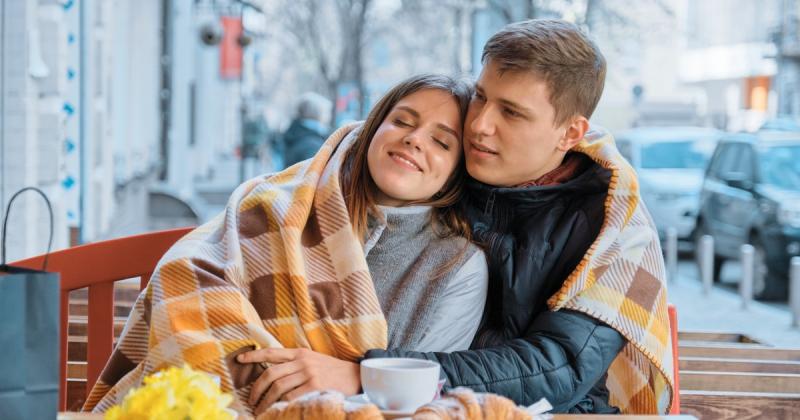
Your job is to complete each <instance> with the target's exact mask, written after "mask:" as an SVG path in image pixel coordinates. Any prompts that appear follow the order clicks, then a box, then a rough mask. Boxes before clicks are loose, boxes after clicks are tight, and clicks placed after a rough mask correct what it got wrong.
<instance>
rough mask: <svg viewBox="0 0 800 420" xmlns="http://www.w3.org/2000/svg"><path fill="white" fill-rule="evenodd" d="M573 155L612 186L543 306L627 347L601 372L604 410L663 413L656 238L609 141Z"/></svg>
mask: <svg viewBox="0 0 800 420" xmlns="http://www.w3.org/2000/svg"><path fill="white" fill-rule="evenodd" d="M573 151H576V152H580V153H584V154H586V155H588V156H589V157H590V158H592V160H594V161H595V162H597V163H598V164H600V165H601V166H603V167H604V168H606V169H608V170H610V171H611V183H610V186H609V191H608V196H607V197H606V203H605V219H604V220H603V226H602V227H601V230H600V234H599V235H598V236H597V239H596V240H595V242H594V243H593V244H592V245H591V247H590V249H589V251H588V252H587V253H586V255H584V257H583V259H582V260H581V262H580V263H579V264H578V267H576V268H575V270H574V271H573V272H572V274H570V276H569V277H568V278H567V280H566V281H565V282H564V285H563V286H562V288H561V289H560V290H559V291H558V293H556V294H555V295H554V296H553V297H551V298H550V300H549V301H548V305H549V306H550V309H552V310H558V309H561V308H567V309H572V310H576V311H580V312H584V313H586V314H588V315H589V316H591V317H594V318H597V319H599V320H601V321H603V322H605V323H606V324H608V325H610V326H611V327H613V328H614V329H616V330H617V331H619V332H620V333H621V334H622V335H623V336H624V337H625V338H626V339H627V340H628V344H626V345H625V347H624V348H623V349H622V351H621V352H620V354H619V355H618V356H617V358H616V359H614V362H613V363H612V364H611V367H610V368H609V371H608V381H607V382H606V383H607V385H608V388H609V392H610V403H611V404H613V405H615V406H617V407H620V409H621V410H622V411H623V412H624V413H632V414H664V413H667V412H668V411H669V408H670V404H671V398H672V393H673V392H674V390H673V383H674V382H673V375H672V342H671V338H670V337H671V336H670V334H669V318H668V316H667V288H666V282H665V278H666V276H665V270H664V258H663V256H662V254H661V244H660V242H659V239H658V232H657V231H656V229H655V226H654V224H653V221H652V220H651V219H650V215H649V213H648V212H647V210H646V209H645V207H644V203H643V202H642V200H641V197H640V196H639V185H638V181H637V179H636V173H635V172H634V170H633V168H632V167H631V166H630V164H628V162H626V161H625V159H623V158H622V156H621V155H620V153H619V151H618V150H617V148H616V146H615V145H614V139H613V138H612V137H611V135H610V134H608V133H606V132H604V131H593V132H589V133H587V135H586V137H585V138H584V139H583V140H582V141H581V142H580V143H579V144H578V145H577V146H576V147H575V148H573Z"/></svg>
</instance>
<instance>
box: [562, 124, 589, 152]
mask: <svg viewBox="0 0 800 420" xmlns="http://www.w3.org/2000/svg"><path fill="white" fill-rule="evenodd" d="M587 131H589V120H587V119H586V117H584V116H583V115H578V116H577V117H575V118H573V119H572V121H570V122H569V124H568V125H567V129H566V130H565V131H564V137H562V138H561V141H559V142H558V150H559V151H562V152H565V153H566V152H568V151H569V150H570V149H572V148H573V147H574V146H575V145H576V144H578V143H580V141H581V140H583V136H584V135H585V134H586V132H587Z"/></svg>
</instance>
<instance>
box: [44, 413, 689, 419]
mask: <svg viewBox="0 0 800 420" xmlns="http://www.w3.org/2000/svg"><path fill="white" fill-rule="evenodd" d="M102 418H103V415H102V414H91V413H58V418H57V419H58V420H102ZM589 419H593V420H594V419H596V420H697V417H695V416H689V415H680V416H636V415H620V416H610V415H591V414H555V415H553V420H589Z"/></svg>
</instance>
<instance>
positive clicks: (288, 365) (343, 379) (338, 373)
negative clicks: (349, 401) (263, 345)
mask: <svg viewBox="0 0 800 420" xmlns="http://www.w3.org/2000/svg"><path fill="white" fill-rule="evenodd" d="M236 360H237V361H239V363H262V362H266V363H271V364H273V365H272V366H270V367H269V369H267V370H265V371H264V373H262V374H261V376H260V377H259V378H258V379H256V381H255V382H253V387H252V389H251V390H250V399H249V403H250V406H254V405H255V404H256V403H258V406H257V407H256V408H255V414H256V415H258V414H260V413H262V412H263V411H265V410H266V409H267V408H269V406H271V405H272V404H273V403H274V402H276V401H278V400H293V399H295V398H297V397H299V396H301V395H303V394H305V393H307V392H309V391H321V390H326V389H334V390H337V391H339V392H342V393H343V394H345V395H355V394H357V393H358V392H359V391H360V389H361V374H360V370H359V365H358V364H357V363H352V362H348V361H345V360H341V359H337V358H335V357H332V356H327V355H324V354H322V353H317V352H315V351H313V350H308V349H259V350H253V351H249V352H247V353H242V354H240V355H239V356H238V357H237V358H236Z"/></svg>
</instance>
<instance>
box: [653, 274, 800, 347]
mask: <svg viewBox="0 0 800 420" xmlns="http://www.w3.org/2000/svg"><path fill="white" fill-rule="evenodd" d="M667 287H668V289H667V290H668V296H669V297H668V300H669V301H670V302H671V303H673V304H675V306H676V307H677V309H678V330H679V331H715V332H716V331H718V332H731V333H740V334H744V335H747V336H749V337H751V338H753V339H755V340H757V341H761V342H763V343H765V344H770V345H775V346H781V347H796V348H800V329H798V328H791V320H792V318H791V312H789V311H788V310H786V309H781V308H779V307H777V305H776V306H771V305H769V304H763V303H760V302H758V301H753V302H751V303H750V306H749V308H748V309H742V300H741V298H740V297H739V295H738V294H737V293H736V292H735V291H734V290H727V289H725V288H721V287H717V286H715V287H713V288H712V290H711V293H710V294H709V295H708V296H704V295H703V289H702V285H701V284H700V281H699V280H698V278H697V268H696V266H695V264H694V263H693V262H689V261H681V263H680V264H678V279H677V281H675V282H673V283H669V284H668V286H667ZM784 307H785V306H784Z"/></svg>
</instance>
